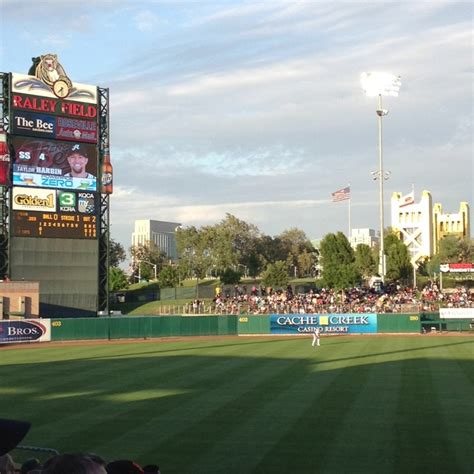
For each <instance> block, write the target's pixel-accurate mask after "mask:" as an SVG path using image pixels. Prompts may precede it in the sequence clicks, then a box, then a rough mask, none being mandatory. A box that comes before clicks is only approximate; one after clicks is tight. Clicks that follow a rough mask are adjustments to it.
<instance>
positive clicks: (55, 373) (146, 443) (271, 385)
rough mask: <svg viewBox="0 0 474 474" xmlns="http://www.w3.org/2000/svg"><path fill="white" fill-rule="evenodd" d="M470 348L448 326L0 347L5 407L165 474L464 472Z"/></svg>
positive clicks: (45, 429)
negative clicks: (314, 343)
mask: <svg viewBox="0 0 474 474" xmlns="http://www.w3.org/2000/svg"><path fill="white" fill-rule="evenodd" d="M473 359H474V339H473V338H472V337H446V336H392V337H375V336H361V337H348V336H345V337H332V338H323V339H322V346H321V347H320V348H318V349H313V348H312V347H311V340H310V338H296V337H292V338H284V337H273V338H271V337H268V338H252V337H248V338H243V337H240V338H237V337H235V338H222V339H215V340H209V339H189V340H186V341H172V340H171V341H161V342H154V341H152V342H133V343H107V342H106V343H104V344H103V345H66V344H55V345H49V346H47V347H42V346H41V344H38V345H35V346H34V348H26V349H23V348H18V349H8V350H5V349H0V417H4V418H18V419H28V420H30V421H31V422H32V423H33V427H32V429H31V431H30V433H29V434H28V435H27V438H26V439H25V440H24V441H23V444H27V445H37V446H46V447H52V448H56V449H58V450H59V451H61V452H66V451H92V452H95V453H97V454H100V455H102V456H103V457H105V458H106V459H107V460H112V459H118V458H129V459H133V460H136V461H138V462H140V463H151V462H156V463H158V464H159V465H160V466H161V468H162V473H163V474H172V473H180V474H186V473H193V474H196V473H280V472H282V473H316V472H318V473H384V474H385V473H425V472H426V473H472V472H473V468H474V463H473V446H474V443H473V441H474V439H473V427H474V415H473V400H474V363H473V362H474V360H473ZM16 453H17V451H15V452H14V453H13V454H16ZM30 457H31V456H30Z"/></svg>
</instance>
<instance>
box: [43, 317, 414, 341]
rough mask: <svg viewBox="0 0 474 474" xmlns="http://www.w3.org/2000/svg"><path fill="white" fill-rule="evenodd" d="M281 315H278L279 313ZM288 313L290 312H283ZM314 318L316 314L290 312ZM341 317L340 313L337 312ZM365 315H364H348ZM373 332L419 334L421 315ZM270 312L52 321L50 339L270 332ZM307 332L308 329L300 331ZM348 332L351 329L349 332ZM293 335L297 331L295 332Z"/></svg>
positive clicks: (381, 324) (385, 320)
mask: <svg viewBox="0 0 474 474" xmlns="http://www.w3.org/2000/svg"><path fill="white" fill-rule="evenodd" d="M280 316H281V315H280ZM285 316H289V315H285ZM293 316H295V317H299V318H301V317H314V318H317V317H318V316H317V315H293ZM337 316H340V315H337ZM351 316H352V317H353V316H359V317H362V316H365V315H351ZM376 317H377V324H376V327H375V330H373V331H371V332H373V333H375V332H379V333H420V332H421V323H420V316H419V315H413V314H411V315H410V314H396V315H388V314H378V315H376ZM273 332H274V331H272V328H271V315H262V316H250V315H240V316H217V315H216V316H182V315H177V316H111V317H101V318H92V319H91V318H67V319H56V320H52V321H51V339H52V340H53V341H67V340H84V339H134V338H137V339H148V338H157V337H184V336H237V335H251V334H256V335H271V334H272V333H273ZM303 332H310V331H303ZM349 332H350V331H349ZM295 334H296V332H295Z"/></svg>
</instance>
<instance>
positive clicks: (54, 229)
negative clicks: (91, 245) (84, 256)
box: [12, 187, 99, 239]
mask: <svg viewBox="0 0 474 474" xmlns="http://www.w3.org/2000/svg"><path fill="white" fill-rule="evenodd" d="M98 201H99V196H98V194H96V193H91V192H86V191H61V190H54V189H41V188H22V187H14V188H13V191H12V209H13V212H12V235H13V236H16V237H59V238H70V239H95V238H96V237H97V215H98V213H99V202H98Z"/></svg>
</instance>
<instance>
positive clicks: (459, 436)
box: [429, 344, 474, 472]
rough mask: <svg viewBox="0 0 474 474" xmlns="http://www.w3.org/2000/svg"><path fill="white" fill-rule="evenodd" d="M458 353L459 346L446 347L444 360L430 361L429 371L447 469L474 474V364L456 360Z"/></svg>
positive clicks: (438, 357) (472, 346)
mask: <svg viewBox="0 0 474 474" xmlns="http://www.w3.org/2000/svg"><path fill="white" fill-rule="evenodd" d="M464 347H466V346H464ZM471 348H473V349H474V344H473V345H471ZM457 350H459V346H457V347H456V346H447V347H445V351H444V354H443V357H442V358H440V356H439V355H437V358H436V359H430V361H429V368H430V371H431V377H432V386H433V390H434V393H435V395H436V400H437V407H438V413H439V418H440V422H441V423H440V424H441V433H440V437H442V439H443V449H442V452H443V462H444V465H449V466H450V469H451V472H465V466H469V472H474V454H473V453H474V448H473V440H474V436H473V430H474V413H473V408H472V404H473V400H474V384H473V383H472V375H473V373H474V364H473V363H472V360H471V361H470V363H468V361H467V360H464V361H461V360H459V359H457V358H456V357H457V355H456V354H455V353H456V352H457ZM471 350H472V349H471ZM468 366H469V368H470V370H469V368H468ZM469 375H470V376H469ZM461 387H463V388H461ZM438 442H439V441H438ZM445 446H446V447H447V449H445ZM448 453H449V454H450V455H451V456H450V457H449V458H448V455H447V454H448ZM441 465H443V464H441Z"/></svg>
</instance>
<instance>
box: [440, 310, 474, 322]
mask: <svg viewBox="0 0 474 474" xmlns="http://www.w3.org/2000/svg"><path fill="white" fill-rule="evenodd" d="M439 317H440V318H441V319H473V320H474V308H439Z"/></svg>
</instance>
